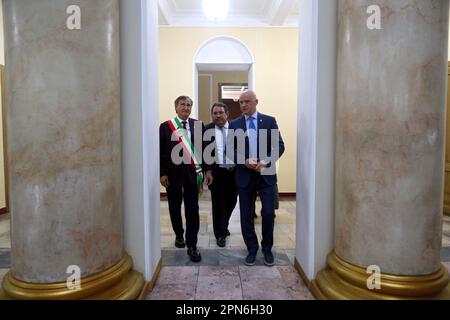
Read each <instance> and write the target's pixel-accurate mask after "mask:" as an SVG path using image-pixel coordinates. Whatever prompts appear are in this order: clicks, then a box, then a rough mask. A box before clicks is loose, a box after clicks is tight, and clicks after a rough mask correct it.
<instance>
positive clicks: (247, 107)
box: [239, 90, 258, 116]
mask: <svg viewBox="0 0 450 320" xmlns="http://www.w3.org/2000/svg"><path fill="white" fill-rule="evenodd" d="M239 105H240V106H241V112H242V113H243V114H245V115H247V116H251V115H253V114H254V113H255V112H256V106H257V105H258V98H257V97H256V93H255V92H254V91H253V90H247V91H245V92H243V93H242V94H241V96H240V97H239Z"/></svg>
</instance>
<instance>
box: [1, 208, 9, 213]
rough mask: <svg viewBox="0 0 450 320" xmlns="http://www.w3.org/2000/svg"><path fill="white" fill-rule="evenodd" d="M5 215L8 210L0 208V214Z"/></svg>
mask: <svg viewBox="0 0 450 320" xmlns="http://www.w3.org/2000/svg"><path fill="white" fill-rule="evenodd" d="M5 213H9V210H8V208H1V209H0V214H5Z"/></svg>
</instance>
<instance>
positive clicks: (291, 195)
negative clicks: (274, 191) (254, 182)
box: [159, 192, 297, 199]
mask: <svg viewBox="0 0 450 320" xmlns="http://www.w3.org/2000/svg"><path fill="white" fill-rule="evenodd" d="M278 196H279V197H280V198H294V199H295V198H296V197H297V193H296V192H280V193H279V194H278ZM159 197H160V198H167V192H160V193H159Z"/></svg>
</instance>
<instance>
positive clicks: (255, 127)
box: [228, 90, 284, 266]
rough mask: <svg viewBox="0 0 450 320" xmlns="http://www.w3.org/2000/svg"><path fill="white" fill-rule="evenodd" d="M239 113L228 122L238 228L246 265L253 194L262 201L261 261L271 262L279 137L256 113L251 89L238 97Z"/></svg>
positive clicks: (252, 243)
mask: <svg viewBox="0 0 450 320" xmlns="http://www.w3.org/2000/svg"><path fill="white" fill-rule="evenodd" d="M239 104H240V107H241V111H242V113H243V115H242V116H241V117H240V118H238V119H236V120H234V121H232V122H231V123H230V126H229V128H230V132H229V137H230V136H231V135H230V133H231V132H234V133H233V137H230V138H229V140H228V143H230V139H232V143H233V146H234V160H235V162H236V164H237V166H236V176H235V179H236V186H237V189H238V194H239V206H240V212H241V230H242V235H243V237H244V241H245V244H246V246H247V250H248V256H247V257H246V259H245V264H246V265H250V266H251V265H254V264H255V261H256V254H257V252H258V249H259V245H258V238H257V236H256V233H255V224H254V218H253V211H252V210H253V207H254V201H255V200H254V199H255V193H256V192H258V193H259V196H260V198H261V203H262V241H261V246H262V251H263V254H264V263H265V264H266V265H268V266H273V265H274V263H275V262H274V257H273V254H272V247H273V229H274V223H275V220H274V214H275V185H276V183H277V175H276V168H275V163H276V161H277V160H278V159H279V157H281V155H282V154H283V153H284V142H283V139H282V138H281V135H280V132H279V129H278V125H277V122H276V120H275V118H274V117H271V116H267V115H264V114H262V113H259V112H257V110H256V106H257V105H258V99H257V97H256V94H255V92H253V91H250V90H249V91H246V92H244V93H243V94H242V95H241V96H240V98H239Z"/></svg>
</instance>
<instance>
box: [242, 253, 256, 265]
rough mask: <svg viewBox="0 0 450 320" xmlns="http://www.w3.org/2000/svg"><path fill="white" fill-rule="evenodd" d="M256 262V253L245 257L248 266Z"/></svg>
mask: <svg viewBox="0 0 450 320" xmlns="http://www.w3.org/2000/svg"><path fill="white" fill-rule="evenodd" d="M255 263H256V253H249V254H248V256H247V258H245V265H246V266H254V265H255Z"/></svg>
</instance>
